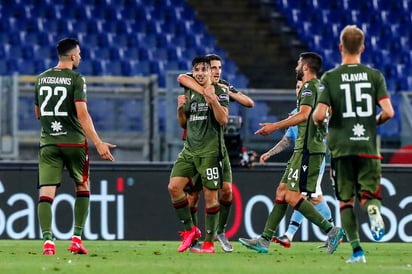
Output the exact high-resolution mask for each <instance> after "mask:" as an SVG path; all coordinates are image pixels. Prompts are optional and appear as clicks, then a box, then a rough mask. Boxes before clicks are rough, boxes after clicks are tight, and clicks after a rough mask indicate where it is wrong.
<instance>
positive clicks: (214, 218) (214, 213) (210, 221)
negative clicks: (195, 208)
mask: <svg viewBox="0 0 412 274" xmlns="http://www.w3.org/2000/svg"><path fill="white" fill-rule="evenodd" d="M219 209H220V206H219V204H217V205H215V206H212V207H209V208H206V237H205V242H211V243H213V242H214V240H215V236H216V228H217V224H218V222H219Z"/></svg>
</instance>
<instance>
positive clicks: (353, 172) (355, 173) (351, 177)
mask: <svg viewBox="0 0 412 274" xmlns="http://www.w3.org/2000/svg"><path fill="white" fill-rule="evenodd" d="M331 170H332V173H331V178H332V181H333V182H334V186H335V192H336V198H337V199H338V200H339V201H344V202H346V201H349V200H350V199H352V198H353V197H354V196H356V197H358V198H360V197H362V196H365V195H366V196H369V197H372V198H377V199H380V198H381V197H380V179H381V173H382V168H381V160H380V159H375V158H367V157H359V156H349V157H340V158H332V159H331Z"/></svg>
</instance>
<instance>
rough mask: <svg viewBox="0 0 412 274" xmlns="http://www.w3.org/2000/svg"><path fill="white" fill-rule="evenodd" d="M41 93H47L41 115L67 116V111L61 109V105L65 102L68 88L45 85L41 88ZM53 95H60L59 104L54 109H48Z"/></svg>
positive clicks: (41, 107)
mask: <svg viewBox="0 0 412 274" xmlns="http://www.w3.org/2000/svg"><path fill="white" fill-rule="evenodd" d="M39 93H40V95H45V96H46V97H45V98H44V101H43V103H42V104H41V106H40V115H41V116H67V112H66V111H60V107H61V105H62V104H63V101H64V99H66V97H67V89H66V88H65V87H55V88H54V89H52V87H49V86H43V87H41V88H40V90H39ZM52 96H60V98H59V100H58V101H57V104H56V105H55V106H54V110H53V111H51V110H46V109H47V104H48V103H49V101H50V99H51V98H52Z"/></svg>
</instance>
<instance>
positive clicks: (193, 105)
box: [190, 102, 197, 112]
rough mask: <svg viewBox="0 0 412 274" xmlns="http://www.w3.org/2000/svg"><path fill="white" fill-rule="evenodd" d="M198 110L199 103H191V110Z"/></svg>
mask: <svg viewBox="0 0 412 274" xmlns="http://www.w3.org/2000/svg"><path fill="white" fill-rule="evenodd" d="M196 110H197V103H196V102H193V103H192V104H191V105H190V112H196Z"/></svg>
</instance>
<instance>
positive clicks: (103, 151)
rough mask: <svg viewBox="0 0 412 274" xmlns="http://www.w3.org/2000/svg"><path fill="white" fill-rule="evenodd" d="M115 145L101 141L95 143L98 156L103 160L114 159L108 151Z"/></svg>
mask: <svg viewBox="0 0 412 274" xmlns="http://www.w3.org/2000/svg"><path fill="white" fill-rule="evenodd" d="M115 147H117V146H116V145H112V144H109V143H105V142H101V143H98V144H96V149H97V152H98V153H99V155H100V157H102V159H104V160H108V161H114V157H113V155H112V154H111V153H110V148H115Z"/></svg>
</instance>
